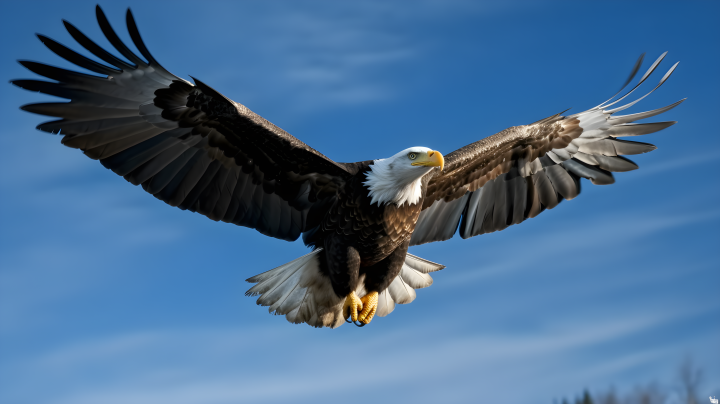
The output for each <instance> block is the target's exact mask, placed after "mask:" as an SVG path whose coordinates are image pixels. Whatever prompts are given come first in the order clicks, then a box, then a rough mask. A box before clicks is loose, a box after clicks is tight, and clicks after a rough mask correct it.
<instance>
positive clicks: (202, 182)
mask: <svg viewBox="0 0 720 404" xmlns="http://www.w3.org/2000/svg"><path fill="white" fill-rule="evenodd" d="M96 13H97V18H98V22H99V24H100V28H101V29H102V31H103V33H104V34H105V36H106V37H107V39H108V40H109V41H110V43H111V44H112V45H113V46H114V47H115V48H116V49H117V51H118V52H119V53H120V54H122V55H123V56H124V57H125V58H127V61H124V60H121V59H119V58H117V57H115V56H113V55H112V54H110V53H109V52H107V51H106V50H104V49H102V48H101V47H100V46H98V45H97V44H95V43H94V42H93V41H92V40H90V39H89V38H88V37H86V36H85V35H84V34H83V33H81V32H80V31H79V30H78V29H77V28H75V27H74V26H73V25H71V24H70V23H68V22H66V21H64V23H65V27H66V28H67V30H68V31H69V32H70V35H72V37H73V38H74V39H75V40H76V41H77V42H78V43H79V44H80V45H82V46H83V47H84V48H85V49H87V50H88V51H89V52H91V53H92V54H93V55H95V56H97V57H98V58H99V59H101V60H102V61H103V62H105V63H107V65H105V64H102V63H99V62H96V61H94V60H91V59H88V58H86V57H84V56H82V55H80V54H78V53H76V52H74V51H72V50H70V49H68V48H66V47H65V46H63V45H61V44H59V43H58V42H55V41H53V40H52V39H50V38H47V37H45V36H42V35H38V37H39V38H40V40H41V41H42V42H43V43H44V44H45V45H46V46H47V47H48V48H49V49H50V50H51V51H53V52H55V53H56V54H58V55H59V56H61V57H63V58H64V59H66V60H68V61H70V62H72V63H74V64H76V65H78V66H80V67H83V68H85V69H88V70H90V71H92V72H95V73H98V74H99V75H101V76H94V75H87V74H82V73H78V72H74V71H69V70H64V69H60V68H57V67H52V66H48V65H44V64H41V63H36V62H29V61H20V63H21V64H22V65H23V66H25V67H27V68H28V69H29V70H31V71H33V72H35V73H37V74H39V75H41V76H44V77H47V78H49V79H51V80H55V82H48V81H38V80H15V81H13V83H14V84H15V85H17V86H19V87H22V88H24V89H27V90H30V91H38V92H41V93H45V94H50V95H54V96H58V97H62V98H66V99H69V100H70V102H66V103H41V104H30V105H25V106H23V107H22V109H24V110H26V111H29V112H34V113H37V114H42V115H49V116H54V117H59V118H62V119H60V120H55V121H51V122H46V123H43V124H41V125H39V126H38V129H40V130H43V131H46V132H51V133H59V134H61V135H63V136H64V137H63V139H62V143H63V144H65V145H66V146H69V147H74V148H78V149H81V150H82V151H83V152H84V153H85V154H86V155H87V156H89V157H90V158H92V159H96V160H100V162H101V163H102V164H103V165H104V166H105V167H107V168H109V169H111V170H113V171H114V172H115V173H117V174H119V175H122V176H123V177H124V178H125V179H127V180H128V181H129V182H131V183H133V184H135V185H140V184H141V185H142V187H143V189H145V190H146V191H147V192H149V193H151V194H153V195H154V196H155V197H156V198H158V199H160V200H163V201H165V202H167V203H168V204H170V205H172V206H177V207H179V208H181V209H187V210H191V211H193V212H198V213H201V214H203V215H205V216H207V217H209V218H210V219H213V220H222V221H225V222H230V223H234V224H237V225H241V226H247V227H251V228H254V229H257V230H258V231H259V232H261V233H263V234H266V235H268V236H272V237H276V238H280V239H285V240H295V239H297V238H298V236H299V235H300V234H301V233H302V232H304V231H306V230H308V229H310V228H312V227H314V226H316V225H317V223H316V222H317V220H318V219H317V218H316V216H317V215H316V214H315V212H318V213H319V212H321V211H322V210H323V207H324V206H325V205H326V204H327V203H329V201H331V200H332V199H333V198H334V196H335V194H336V190H337V188H338V187H340V186H342V184H343V182H344V179H345V178H346V177H347V175H348V169H351V167H348V168H346V167H345V166H344V165H341V164H338V163H335V162H333V161H331V160H330V159H328V158H327V157H325V156H323V155H322V154H320V153H319V152H317V151H315V150H313V149H312V148H310V147H309V146H307V145H306V144H305V143H303V142H301V141H299V140H298V139H296V138H294V137H293V136H291V135H289V134H288V133H286V132H285V131H283V130H282V129H280V128H278V127H277V126H275V125H273V124H272V123H270V122H268V121H266V120H265V119H263V118H262V117H260V116H259V115H257V114H255V113H253V112H252V111H250V110H249V109H247V108H246V107H245V106H243V105H241V104H238V103H235V102H233V101H231V100H229V99H227V98H226V97H224V96H223V95H221V94H219V93H218V92H217V91H215V90H213V89H212V88H210V87H208V86H207V85H205V84H203V83H201V82H200V81H198V80H195V85H192V84H190V83H189V82H187V81H185V80H183V79H180V78H179V77H177V76H175V75H173V74H171V73H170V72H168V71H167V70H165V69H164V68H163V67H162V66H160V64H158V62H157V61H156V60H155V59H154V58H153V57H152V55H151V54H150V52H148V50H147V48H146V47H145V44H144V43H143V41H142V39H141V38H140V34H139V32H138V29H137V27H136V24H135V21H134V19H133V16H132V14H131V12H130V10H129V9H128V12H127V16H126V17H127V26H128V31H129V32H130V37H131V38H132V41H133V42H134V43H135V46H136V47H137V49H138V50H139V51H140V53H141V54H142V56H144V57H145V59H146V60H147V61H145V60H142V59H141V58H140V57H138V56H137V55H135V54H134V53H133V52H132V51H130V50H129V49H128V47H127V46H126V45H125V44H124V43H123V42H122V41H121V40H120V39H119V38H118V36H117V34H116V33H115V31H113V29H112V27H111V26H110V24H109V23H108V20H107V18H106V17H105V15H104V13H103V12H102V10H101V9H100V7H99V6H98V7H97V8H96Z"/></svg>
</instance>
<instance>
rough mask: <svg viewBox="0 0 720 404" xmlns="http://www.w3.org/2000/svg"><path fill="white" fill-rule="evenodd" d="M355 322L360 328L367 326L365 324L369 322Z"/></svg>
mask: <svg viewBox="0 0 720 404" xmlns="http://www.w3.org/2000/svg"><path fill="white" fill-rule="evenodd" d="M353 323H354V324H355V325H356V326H358V327H359V328H363V327H365V326H366V325H367V324H365V323H361V322H358V321H353Z"/></svg>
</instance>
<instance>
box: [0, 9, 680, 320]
mask: <svg viewBox="0 0 720 404" xmlns="http://www.w3.org/2000/svg"><path fill="white" fill-rule="evenodd" d="M96 14H97V19H98V22H99V25H100V28H101V30H102V32H103V33H104V35H105V37H106V38H107V40H108V41H109V42H110V43H111V44H112V46H113V47H115V49H116V50H117V52H119V53H120V54H121V55H122V56H124V57H125V59H126V60H122V59H120V58H118V57H116V56H114V55H112V54H111V53H109V52H107V51H106V50H105V49H103V48H102V47H100V46H99V45H97V44H96V43H95V42H93V41H92V40H91V39H90V38H88V37H87V36H85V35H84V34H83V33H82V32H80V31H79V30H78V29H77V28H75V27H74V26H73V25H72V24H70V23H68V22H67V21H64V24H65V27H66V28H67V30H68V31H69V33H70V35H71V36H72V37H73V38H74V39H75V40H76V41H77V42H78V43H79V44H80V45H81V46H82V47H84V48H85V50H87V51H88V52H90V53H92V54H93V55H95V56H96V57H97V58H99V59H100V60H102V61H103V62H105V64H102V63H98V62H97V61H94V60H92V59H90V58H87V57H85V56H83V55H81V54H79V53H76V52H75V51H73V50H71V49H69V48H67V47H65V46H63V45H61V44H60V43H58V42H56V41H54V40H52V39H50V38H47V37H45V36H43V35H38V37H39V38H40V40H41V41H42V42H43V43H44V44H45V45H46V46H47V47H48V48H49V49H50V50H51V51H53V52H54V53H56V54H57V55H59V56H60V57H62V58H64V59H66V60H68V61H70V62H72V63H74V64H75V65H77V66H80V67H82V68H85V69H87V70H90V71H92V72H94V73H96V74H97V75H89V74H83V73H78V72H75V71H70V70H65V69H61V68H57V67H52V66H49V65H45V64H42V63H36V62H30V61H20V63H21V64H22V65H23V66H25V67H26V68H27V69H29V70H30V71H32V72H34V73H37V74H39V75H40V76H43V77H46V78H48V79H50V80H52V81H40V80H14V81H12V83H13V84H15V85H16V86H18V87H21V88H24V89H26V90H30V91H37V92H41V93H45V94H49V95H53V96H57V97H61V98H64V99H68V100H70V101H69V102H62V103H38V104H30V105H25V106H23V107H22V109H24V110H25V111H29V112H32V113H36V114H41V115H47V116H52V117H57V118H60V119H59V120H53V121H50V122H46V123H43V124H41V125H39V126H38V129H40V130H42V131H46V132H50V133H59V134H61V135H62V136H63V137H62V143H63V144H64V145H66V146H68V147H73V148H77V149H81V150H82V151H83V152H84V153H85V154H86V155H87V156H88V157H90V158H92V159H95V160H99V161H100V163H101V164H102V165H103V166H105V167H106V168H108V169H110V170H112V171H114V172H115V173H117V174H118V175H121V176H123V177H124V178H125V179H126V180H127V181H129V182H131V183H132V184H134V185H141V186H142V188H143V189H144V190H145V191H147V192H149V193H150V194H152V195H153V196H155V197H156V198H158V199H160V200H162V201H164V202H166V203H167V204H169V205H172V206H177V207H179V208H180V209H184V210H190V211H193V212H198V213H200V214H202V215H205V216H207V217H208V218H210V219H212V220H215V221H219V220H222V221H224V222H228V223H234V224H236V225H240V226H245V227H249V228H252V229H255V230H257V231H259V232H260V233H262V234H264V235H267V236H270V237H275V238H279V239H282V240H288V241H294V240H297V239H298V238H299V237H300V236H302V239H303V242H304V243H305V244H306V245H307V246H309V247H311V248H312V252H311V253H309V254H307V255H305V256H303V257H300V258H298V259H296V260H294V261H292V262H289V263H287V264H284V265H281V266H279V267H277V268H275V269H272V270H270V271H267V272H265V273H262V274H259V275H256V276H253V277H251V278H250V279H248V281H249V282H251V283H254V284H255V285H254V286H252V288H250V289H249V290H248V292H247V294H248V295H251V296H259V297H258V299H257V303H258V304H260V305H263V306H269V310H270V312H271V313H275V314H280V315H285V316H286V318H287V320H288V321H290V322H292V323H307V324H309V325H311V326H314V327H332V328H335V327H338V326H340V325H342V324H343V323H344V322H346V321H347V322H354V323H355V324H356V325H359V326H364V325H366V324H368V323H370V321H371V320H372V319H373V317H374V316H376V315H377V316H385V315H387V314H389V313H390V312H392V311H393V309H394V307H395V304H404V303H409V302H411V301H413V300H414V298H415V289H419V288H424V287H427V286H430V285H431V284H432V278H431V277H430V275H429V273H431V272H433V271H437V270H440V269H443V268H444V266H443V265H440V264H436V263H434V262H430V261H427V260H425V259H422V258H419V257H416V256H414V255H411V254H408V247H410V246H413V245H418V244H423V243H429V242H434V241H442V240H447V239H450V238H451V237H453V236H454V235H455V234H456V233H459V235H460V237H462V238H468V237H473V236H476V235H479V234H484V233H490V232H494V231H498V230H503V229H505V228H507V227H508V226H511V225H514V224H517V223H521V222H523V221H524V220H525V219H528V218H532V217H535V216H537V215H538V214H540V213H541V212H542V211H544V210H545V209H552V208H554V207H555V206H557V205H558V204H559V203H560V202H561V201H563V200H565V199H567V200H570V199H573V198H575V197H576V196H577V195H578V194H579V192H580V178H585V179H589V180H590V181H591V182H592V183H593V184H611V183H613V182H614V179H613V174H612V172H622V171H629V170H634V169H636V168H638V166H637V165H635V163H633V162H632V161H630V160H628V159H626V158H625V157H623V156H624V155H632V154H640V153H645V152H649V151H652V150H654V149H655V146H653V145H651V144H648V143H640V142H632V141H627V140H621V139H619V138H621V137H626V136H639V135H645V134H649V133H653V132H656V131H659V130H662V129H665V128H667V127H669V126H671V125H673V124H674V123H675V122H657V123H640V124H638V123H633V122H634V121H637V120H640V119H644V118H648V117H652V116H655V115H658V114H660V113H663V112H665V111H668V110H670V109H672V108H674V107H676V106H677V105H679V104H680V103H681V102H682V101H684V100H680V101H678V102H676V103H674V104H672V105H668V106H666V107H663V108H659V109H656V110H653V111H647V112H641V113H636V114H631V115H616V113H617V112H619V111H622V110H624V109H626V108H628V107H630V106H632V105H634V104H635V103H637V102H638V101H640V99H642V98H644V97H645V96H647V94H646V95H645V96H643V97H642V98H640V99H638V100H635V101H633V102H630V103H628V104H625V105H617V106H616V104H618V103H619V102H620V101H622V100H624V99H625V98H626V97H627V96H629V95H630V94H631V93H633V91H634V90H635V89H637V88H638V86H639V85H640V84H642V83H643V82H644V81H646V80H647V78H648V77H649V76H650V74H651V73H652V72H653V71H655V69H656V68H657V67H658V65H659V64H660V62H661V61H662V60H663V58H664V57H665V54H663V55H662V56H660V57H659V58H658V59H657V60H656V61H655V62H654V63H653V64H652V65H651V66H650V68H649V69H648V70H647V72H646V73H645V74H644V75H643V76H642V77H641V79H640V80H639V82H638V83H637V85H636V86H635V87H634V88H633V89H632V90H630V91H629V92H628V93H627V94H625V95H624V96H622V97H621V98H619V99H617V100H615V101H613V100H614V99H615V97H616V96H617V95H619V94H620V92H618V93H617V94H615V96H613V97H612V98H610V100H608V101H606V102H604V103H602V104H600V105H598V106H597V107H594V108H591V109H589V110H587V111H584V112H580V113H577V114H574V115H568V116H563V115H562V113H560V114H557V115H553V116H551V117H548V118H545V119H542V120H540V121H537V122H535V123H532V124H529V125H523V126H515V127H511V128H509V129H506V130H504V131H502V132H500V133H497V134H495V135H492V136H490V137H487V138H485V139H482V140H479V141H477V142H475V143H472V144H470V145H467V146H465V147H463V148H461V149H459V150H456V151H454V152H452V153H450V154H448V155H446V156H443V155H442V154H441V153H440V152H439V151H437V150H433V149H430V148H427V147H409V148H407V149H405V150H402V151H400V152H398V153H396V154H395V155H393V156H390V157H388V158H380V159H377V160H371V161H361V162H356V163H338V162H335V161H333V160H331V159H329V158H328V157H326V156H324V155H323V154H321V153H320V152H318V151H316V150H315V149H313V148H311V147H310V146H308V145H306V144H305V143H303V142H301V141H300V140H298V139H296V138H295V137H293V136H291V135H290V134H288V133H287V132H285V131H284V130H282V129H280V128H279V127H277V126H275V125H273V124H272V123H270V122H268V121H267V120H265V119H263V118H262V117H261V116H259V115H257V114H255V113H253V112H252V111H250V110H249V109H248V108H247V107H245V106H244V105H242V104H240V103H237V102H234V101H232V100H230V99H228V98H227V97H225V96H223V95H222V94H220V93H219V92H218V91H216V90H215V89H213V88H211V87H210V86H208V85H207V84H205V83H203V82H202V81H200V80H197V79H195V78H193V81H194V83H190V82H188V81H186V80H184V79H182V78H179V77H177V76H175V75H173V74H172V73H170V72H168V71H167V70H165V68H163V67H162V66H161V65H160V64H159V63H158V62H157V61H156V60H155V58H153V56H152V55H151V54H150V52H149V51H148V49H147V47H146V46H145V44H144V43H143V41H142V39H141V38H140V34H139V32H138V29H137V26H136V24H135V20H134V18H133V16H132V14H131V12H130V10H128V12H127V15H126V19H127V27H128V31H129V33H130V38H131V39H132V41H133V43H134V44H135V46H136V48H137V50H138V51H139V52H140V54H141V55H142V57H143V58H144V59H143V58H141V57H140V56H138V55H136V54H135V53H133V52H132V51H131V50H130V49H129V48H128V47H127V46H126V45H125V44H124V43H123V42H122V41H121V40H120V38H119V37H118V35H117V34H116V33H115V31H114V30H113V28H112V27H111V26H110V24H109V22H108V20H107V18H106V17H105V14H104V13H103V11H102V10H101V9H100V7H99V6H98V7H97V8H96ZM666 53H667V52H666ZM641 64H642V57H641V58H640V59H639V60H638V62H637V63H636V64H635V66H634V68H633V70H632V73H631V74H630V78H629V79H628V80H627V82H626V83H625V85H624V86H623V88H624V87H625V86H627V84H629V83H630V82H631V81H632V79H633V78H634V76H635V74H636V73H637V71H638V69H639V68H640V66H641ZM676 66H677V63H676V64H675V65H673V66H672V67H671V68H670V70H669V71H668V72H667V73H666V74H665V75H664V76H663V77H662V79H661V80H660V83H659V84H658V85H657V86H656V87H655V88H654V89H653V90H652V91H654V90H655V89H657V88H658V87H659V86H660V85H662V83H664V82H665V81H666V80H667V78H668V77H669V76H670V74H671V73H672V72H673V71H674V70H675V68H676ZM621 91H622V89H621ZM652 91H650V92H652ZM648 94H650V93H648ZM611 101H612V102H611Z"/></svg>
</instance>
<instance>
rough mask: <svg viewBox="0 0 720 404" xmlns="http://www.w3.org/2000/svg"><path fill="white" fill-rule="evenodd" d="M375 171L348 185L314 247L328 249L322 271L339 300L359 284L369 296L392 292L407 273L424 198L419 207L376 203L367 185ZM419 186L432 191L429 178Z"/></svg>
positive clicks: (368, 170)
mask: <svg viewBox="0 0 720 404" xmlns="http://www.w3.org/2000/svg"><path fill="white" fill-rule="evenodd" d="M372 165H373V162H370V163H369V164H367V166H366V167H365V168H362V169H361V170H360V171H359V172H358V173H357V174H355V175H354V176H353V177H352V178H350V179H349V180H348V181H347V182H346V184H345V187H344V188H343V190H342V192H339V193H338V196H337V198H336V199H335V202H334V203H333V205H332V207H331V208H330V209H329V210H328V213H327V215H326V216H325V217H324V219H323V221H322V224H321V225H320V229H319V230H318V232H317V233H316V235H315V236H314V237H317V238H316V239H313V240H312V241H311V243H312V244H314V245H316V246H317V245H321V246H323V247H324V249H325V260H324V262H323V265H322V266H321V268H322V270H323V273H325V274H327V275H328V276H329V277H330V279H331V280H332V286H333V290H334V291H335V293H336V294H337V295H338V296H346V295H347V294H348V293H350V292H351V291H353V290H356V289H357V287H358V285H359V281H360V279H363V282H364V287H365V289H366V290H368V291H378V292H382V291H383V290H385V289H386V288H387V287H388V286H389V284H390V282H391V281H392V280H393V279H394V278H395V277H396V276H397V275H398V273H399V272H400V269H401V268H402V264H403V262H404V260H405V254H406V253H407V250H408V247H409V245H410V237H411V235H412V232H413V230H414V229H415V224H416V223H417V219H418V216H419V215H420V211H421V210H422V200H423V197H424V192H423V193H422V194H421V198H420V199H419V200H418V201H417V202H415V203H403V204H400V205H399V204H397V203H395V202H388V203H379V202H378V203H374V204H373V203H371V201H372V196H371V195H370V189H369V187H368V185H367V184H366V182H367V176H368V174H369V173H371V167H372ZM423 174H424V173H423ZM417 181H418V182H419V183H420V185H421V189H422V190H426V189H427V182H428V178H427V177H426V176H425V175H423V177H421V178H419V179H418V180H417ZM306 242H307V241H306Z"/></svg>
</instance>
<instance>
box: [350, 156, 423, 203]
mask: <svg viewBox="0 0 720 404" xmlns="http://www.w3.org/2000/svg"><path fill="white" fill-rule="evenodd" d="M432 151H433V150H432V149H428V148H427V147H411V148H409V149H405V150H403V151H401V152H400V153H398V154H396V155H394V156H392V157H390V158H386V159H382V160H375V161H374V163H373V164H372V165H371V166H370V171H368V172H367V181H365V182H364V184H365V186H366V187H368V189H369V190H370V193H369V194H370V196H371V197H372V200H371V201H370V204H373V203H376V202H377V203H378V205H379V204H381V203H391V202H392V203H395V204H397V205H398V206H402V205H403V204H404V203H405V202H407V203H408V204H409V205H412V204H415V203H418V201H419V200H420V196H422V181H421V180H422V177H423V176H424V175H425V174H427V173H429V172H430V171H432V169H433V168H434V167H425V166H418V165H412V162H413V160H412V159H411V155H413V156H415V155H427V154H428V152H432ZM413 158H414V157H413Z"/></svg>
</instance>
